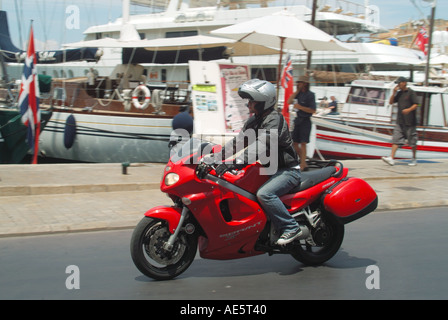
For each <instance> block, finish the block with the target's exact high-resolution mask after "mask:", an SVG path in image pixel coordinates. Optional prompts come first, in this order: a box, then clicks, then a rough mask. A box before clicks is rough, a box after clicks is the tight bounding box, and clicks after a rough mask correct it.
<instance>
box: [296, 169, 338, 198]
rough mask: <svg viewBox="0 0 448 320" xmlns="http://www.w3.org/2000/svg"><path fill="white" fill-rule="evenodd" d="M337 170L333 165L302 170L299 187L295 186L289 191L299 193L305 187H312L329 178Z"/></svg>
mask: <svg viewBox="0 0 448 320" xmlns="http://www.w3.org/2000/svg"><path fill="white" fill-rule="evenodd" d="M335 172H336V168H335V167H333V166H330V167H325V168H322V169H318V170H312V171H306V172H301V173H300V175H301V179H300V184H299V185H298V186H297V187H294V188H293V189H292V190H291V191H289V192H288V193H297V192H300V191H303V190H305V189H308V188H311V187H312V186H315V185H316V184H318V183H321V182H322V181H325V180H327V179H328V178H330V177H331V175H332V174H334V173H335Z"/></svg>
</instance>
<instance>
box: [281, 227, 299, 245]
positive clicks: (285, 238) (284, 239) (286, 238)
mask: <svg viewBox="0 0 448 320" xmlns="http://www.w3.org/2000/svg"><path fill="white" fill-rule="evenodd" d="M301 234H302V229H300V228H298V229H297V230H295V231H292V232H284V233H283V234H282V235H281V236H280V238H279V239H278V240H277V244H279V245H281V246H284V245H285V244H288V243H290V242H292V241H294V239H296V238H297V237H299V236H300V235H301Z"/></svg>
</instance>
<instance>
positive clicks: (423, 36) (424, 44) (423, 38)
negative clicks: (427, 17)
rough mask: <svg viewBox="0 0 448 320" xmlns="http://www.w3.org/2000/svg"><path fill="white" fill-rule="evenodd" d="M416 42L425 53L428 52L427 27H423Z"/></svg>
mask: <svg viewBox="0 0 448 320" xmlns="http://www.w3.org/2000/svg"><path fill="white" fill-rule="evenodd" d="M415 40H416V41H415V44H416V45H417V46H418V47H419V48H420V50H422V51H423V53H424V54H425V55H427V54H428V41H429V37H428V33H427V32H426V28H425V27H422V28H421V29H420V31H419V33H418V35H417V38H416V39H415Z"/></svg>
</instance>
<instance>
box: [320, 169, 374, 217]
mask: <svg viewBox="0 0 448 320" xmlns="http://www.w3.org/2000/svg"><path fill="white" fill-rule="evenodd" d="M323 204H324V208H325V210H327V211H329V212H331V213H332V214H334V215H335V216H336V217H337V218H338V220H339V221H340V222H342V223H344V224H345V223H349V222H352V221H354V220H356V219H359V218H361V217H363V216H365V215H366V214H368V213H370V212H372V211H374V210H375V209H376V207H377V206H378V196H377V194H376V192H375V190H373V188H372V187H371V186H370V185H369V184H368V183H367V182H365V181H364V180H362V179H359V178H354V177H350V178H344V179H342V180H341V181H340V182H338V183H337V184H335V185H334V186H332V187H330V188H329V189H328V190H327V191H326V192H325V194H324V196H323Z"/></svg>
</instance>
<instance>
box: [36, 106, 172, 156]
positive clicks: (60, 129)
mask: <svg viewBox="0 0 448 320" xmlns="http://www.w3.org/2000/svg"><path fill="white" fill-rule="evenodd" d="M70 115H73V117H74V119H75V121H76V124H75V130H73V128H71V130H68V129H69V128H68V126H69V125H70V123H69V122H67V119H68V117H69V116H70ZM171 122H172V118H170V117H166V118H164V117H149V116H148V117H145V116H119V115H116V116H110V115H101V114H95V113H85V114H83V113H71V112H54V115H53V118H52V119H51V121H50V123H49V124H48V126H47V130H46V131H45V132H44V133H43V134H42V135H41V142H40V143H41V150H42V152H43V153H44V154H45V156H47V157H51V158H58V159H66V160H73V161H82V162H99V163H102V162H104V163H113V162H134V163H135V162H167V161H168V159H169V149H168V143H169V138H170V134H171V131H172V128H171ZM70 132H71V133H70ZM68 135H71V136H68ZM67 139H72V141H71V142H72V143H71V147H70V148H67V147H66V145H67V143H66V142H67Z"/></svg>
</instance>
